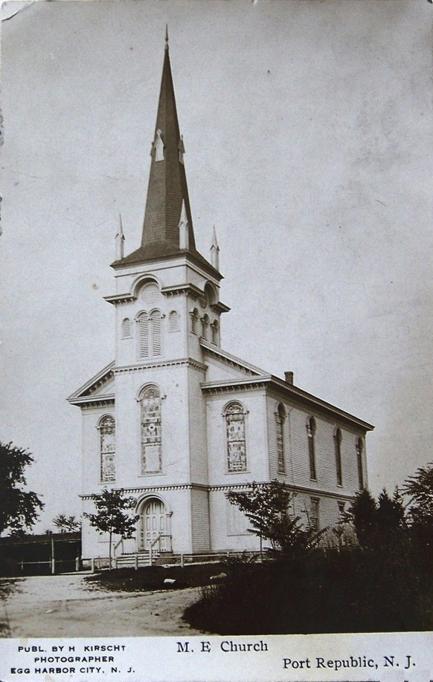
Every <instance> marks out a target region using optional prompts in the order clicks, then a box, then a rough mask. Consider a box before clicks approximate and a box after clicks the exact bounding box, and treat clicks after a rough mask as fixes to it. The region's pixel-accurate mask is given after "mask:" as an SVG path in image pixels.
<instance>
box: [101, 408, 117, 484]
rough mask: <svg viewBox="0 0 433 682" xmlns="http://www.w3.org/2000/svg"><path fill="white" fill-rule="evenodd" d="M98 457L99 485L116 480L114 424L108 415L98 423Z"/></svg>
mask: <svg viewBox="0 0 433 682" xmlns="http://www.w3.org/2000/svg"><path fill="white" fill-rule="evenodd" d="M98 428H99V455H100V472H101V483H109V482H110V481H115V480H116V463H115V456H116V423H115V421H114V418H113V417H111V416H110V415H108V414H107V415H106V416H105V417H102V419H101V420H100V422H99V426H98Z"/></svg>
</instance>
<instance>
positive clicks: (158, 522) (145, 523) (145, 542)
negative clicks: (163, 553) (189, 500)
mask: <svg viewBox="0 0 433 682" xmlns="http://www.w3.org/2000/svg"><path fill="white" fill-rule="evenodd" d="M166 519H167V515H166V511H165V507H164V504H163V503H162V502H161V500H157V499H153V500H149V501H148V502H146V504H145V506H144V507H143V510H142V512H141V519H140V537H139V549H140V550H145V549H147V550H148V549H150V546H151V544H152V543H153V542H154V540H156V539H157V537H158V535H166V530H167V529H166ZM161 544H163V543H162V542H161ZM154 546H155V545H154ZM156 549H159V547H158V543H156Z"/></svg>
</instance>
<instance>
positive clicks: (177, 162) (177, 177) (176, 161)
mask: <svg viewBox="0 0 433 682" xmlns="http://www.w3.org/2000/svg"><path fill="white" fill-rule="evenodd" d="M183 153H184V147H183V140H182V137H181V135H180V131H179V122H178V118H177V110H176V99H175V95H174V87H173V78H172V75H171V66H170V56H169V51H168V28H167V27H166V33H165V50H164V64H163V68H162V78H161V89H160V94H159V103H158V112H157V116H156V125H155V134H154V139H153V144H152V151H151V157H152V160H151V165H150V176H149V185H148V190H147V201H146V210H145V215H144V224H143V237H142V242H141V245H142V248H143V249H145V251H146V254H147V255H148V257H149V258H151V257H153V258H155V257H156V258H157V257H161V256H165V255H169V254H172V253H173V252H175V251H176V250H178V249H179V225H180V222H181V211H182V206H184V210H185V214H186V222H187V224H188V240H187V241H188V247H187V248H188V249H191V250H195V242H194V232H193V226H192V219H191V209H190V206H189V198H188V188H187V184H186V176H185V168H184V165H183Z"/></svg>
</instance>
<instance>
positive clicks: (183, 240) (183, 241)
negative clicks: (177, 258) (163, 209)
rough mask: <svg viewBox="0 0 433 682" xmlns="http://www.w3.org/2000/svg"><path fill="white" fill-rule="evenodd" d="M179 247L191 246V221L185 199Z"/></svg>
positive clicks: (181, 217)
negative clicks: (189, 220)
mask: <svg viewBox="0 0 433 682" xmlns="http://www.w3.org/2000/svg"><path fill="white" fill-rule="evenodd" d="M179 248H180V249H182V250H184V249H188V248H189V223H188V216H187V214H186V206H185V201H184V200H182V208H181V211H180V220H179Z"/></svg>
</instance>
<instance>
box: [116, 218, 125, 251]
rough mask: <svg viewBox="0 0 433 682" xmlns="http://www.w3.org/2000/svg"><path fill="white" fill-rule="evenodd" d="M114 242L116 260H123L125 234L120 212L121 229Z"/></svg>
mask: <svg viewBox="0 0 433 682" xmlns="http://www.w3.org/2000/svg"><path fill="white" fill-rule="evenodd" d="M114 243H115V245H116V260H121V259H122V258H123V256H124V255H125V235H124V234H123V223H122V216H121V214H120V213H119V229H118V231H117V234H116V236H115V237H114Z"/></svg>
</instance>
